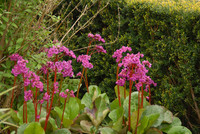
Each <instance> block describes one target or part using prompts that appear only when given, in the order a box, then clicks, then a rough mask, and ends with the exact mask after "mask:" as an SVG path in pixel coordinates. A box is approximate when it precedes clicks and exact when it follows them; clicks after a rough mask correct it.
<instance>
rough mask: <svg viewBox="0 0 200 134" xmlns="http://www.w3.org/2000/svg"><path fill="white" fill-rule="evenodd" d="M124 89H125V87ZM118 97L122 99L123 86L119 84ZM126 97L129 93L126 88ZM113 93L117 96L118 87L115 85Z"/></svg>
mask: <svg viewBox="0 0 200 134" xmlns="http://www.w3.org/2000/svg"><path fill="white" fill-rule="evenodd" d="M125 90H126V89H125ZM119 92H120V98H121V99H124V87H122V86H119ZM125 93H126V97H127V96H128V95H129V92H128V91H127V90H126V92H125ZM115 95H116V97H117V98H118V88H117V85H116V86H115Z"/></svg>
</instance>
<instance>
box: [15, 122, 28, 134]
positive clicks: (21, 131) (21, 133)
mask: <svg viewBox="0 0 200 134" xmlns="http://www.w3.org/2000/svg"><path fill="white" fill-rule="evenodd" d="M28 125H29V124H23V125H20V127H19V128H18V129H17V134H24V130H25V129H26V127H27V126H28Z"/></svg>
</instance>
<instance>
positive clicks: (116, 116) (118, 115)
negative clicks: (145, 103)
mask: <svg viewBox="0 0 200 134" xmlns="http://www.w3.org/2000/svg"><path fill="white" fill-rule="evenodd" d="M123 114H124V110H123V108H122V107H118V108H117V109H114V110H113V111H111V112H110V113H109V115H108V116H109V117H110V118H111V119H112V122H113V126H112V128H113V129H114V130H116V131H119V130H121V129H122V121H123Z"/></svg>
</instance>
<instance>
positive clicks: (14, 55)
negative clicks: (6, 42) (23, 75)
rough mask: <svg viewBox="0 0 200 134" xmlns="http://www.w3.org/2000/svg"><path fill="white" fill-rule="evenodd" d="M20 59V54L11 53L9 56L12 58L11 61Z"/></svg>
mask: <svg viewBox="0 0 200 134" xmlns="http://www.w3.org/2000/svg"><path fill="white" fill-rule="evenodd" d="M21 59H22V56H20V55H19V54H17V53H16V54H12V55H11V56H10V60H12V61H18V60H21Z"/></svg>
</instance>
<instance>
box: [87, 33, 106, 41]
mask: <svg viewBox="0 0 200 134" xmlns="http://www.w3.org/2000/svg"><path fill="white" fill-rule="evenodd" d="M88 37H89V38H92V39H94V40H96V41H101V42H103V43H105V40H104V39H103V38H102V37H101V35H100V34H95V35H93V34H92V33H89V34H88Z"/></svg>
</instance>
